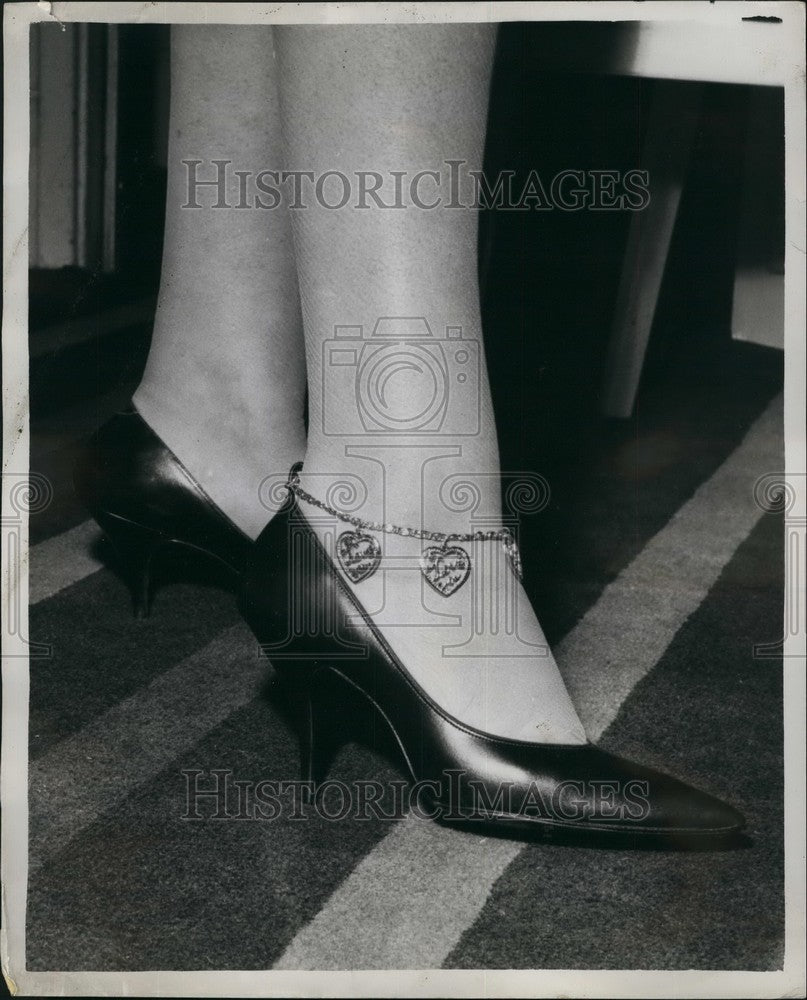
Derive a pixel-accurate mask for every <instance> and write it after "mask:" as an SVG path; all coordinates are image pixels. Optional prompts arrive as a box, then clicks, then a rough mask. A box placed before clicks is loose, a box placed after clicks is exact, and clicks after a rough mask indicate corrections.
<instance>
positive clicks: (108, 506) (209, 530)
mask: <svg viewBox="0 0 807 1000" xmlns="http://www.w3.org/2000/svg"><path fill="white" fill-rule="evenodd" d="M73 483H74V486H75V490H76V494H77V495H78V497H79V499H80V500H81V501H82V503H83V504H84V506H85V507H86V508H87V510H88V511H89V512H90V513H91V514H92V516H93V517H94V518H95V520H96V521H97V522H98V523H99V524H100V525H101V527H102V528H103V530H104V532H105V533H106V534H107V535H108V537H109V539H110V541H111V543H112V546H113V548H114V549H115V552H116V553H117V555H118V557H119V559H120V563H121V569H122V571H123V572H124V574H125V575H126V578H127V580H128V582H129V585H130V587H131V590H132V598H133V602H134V610H135V615H136V617H138V618H146V617H147V616H148V614H149V606H150V583H151V567H152V560H153V558H154V555H155V553H156V552H157V550H158V549H166V548H170V549H176V548H177V547H184V548H186V549H191V550H193V551H195V552H201V553H203V554H204V555H206V556H209V557H212V558H213V559H214V560H216V561H217V562H218V563H219V564H220V565H221V566H223V567H225V568H226V570H227V571H228V572H229V574H230V576H231V577H232V576H233V575H235V576H236V577H238V576H240V573H241V569H242V567H243V564H244V562H245V560H246V557H247V553H248V552H249V550H250V549H251V547H252V545H253V543H252V541H251V539H250V538H248V537H247V535H245V534H244V533H243V532H242V531H241V530H240V529H239V528H238V527H237V526H236V525H235V524H233V522H232V521H231V520H230V519H229V518H228V517H227V516H226V514H224V512H223V511H221V510H220V509H219V508H218V507H217V506H216V505H215V504H214V503H213V501H212V500H211V499H210V497H209V496H208V495H207V494H206V493H205V491H204V490H203V489H202V487H201V486H200V485H199V484H198V483H197V482H196V480H195V479H194V478H193V477H192V476H191V474H190V473H189V472H188V470H187V469H186V468H185V466H184V465H183V464H182V463H181V462H180V461H179V459H178V458H177V457H176V455H174V453H173V452H172V451H170V449H168V448H167V447H166V446H165V444H163V442H162V441H161V440H160V439H159V438H158V437H157V435H156V434H155V433H154V431H152V429H151V428H150V427H149V426H148V424H147V423H146V422H145V421H144V420H143V418H142V417H141V416H140V414H139V413H138V412H137V411H136V410H134V409H131V410H127V411H126V412H124V413H118V414H116V415H115V416H114V417H112V419H111V420H109V421H108V422H107V423H106V424H104V426H103V427H102V428H101V429H100V430H98V431H96V433H95V434H94V435H93V436H92V437H91V438H90V440H89V441H86V442H84V444H83V445H82V446H81V447H80V448H79V450H78V455H77V458H76V463H75V466H74V469H73Z"/></svg>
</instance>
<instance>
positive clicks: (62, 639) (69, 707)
mask: <svg viewBox="0 0 807 1000" xmlns="http://www.w3.org/2000/svg"><path fill="white" fill-rule="evenodd" d="M240 620H241V619H240V617H239V615H238V612H237V610H236V607H235V599H234V597H233V596H232V595H231V594H229V593H227V592H226V591H224V590H222V589H220V588H219V587H215V586H212V585H209V586H203V585H200V584H192V583H180V582H167V583H166V584H165V585H164V586H163V587H162V588H161V589H159V590H158V591H157V593H156V595H155V599H154V605H153V609H152V613H151V617H150V618H148V619H146V620H144V621H138V620H136V619H135V618H134V617H133V615H132V608H131V601H130V598H129V593H128V590H127V588H126V586H125V585H124V583H123V582H122V581H121V580H120V578H119V577H118V576H116V575H115V574H114V573H112V572H110V571H108V570H102V571H100V572H98V573H94V574H93V575H92V576H89V577H87V578H86V579H84V580H81V581H80V582H79V583H76V584H74V585H73V586H71V587H68V588H66V589H65V590H63V591H61V592H60V593H58V594H57V595H55V596H54V597H53V598H51V599H50V600H47V601H43V602H42V603H41V604H38V605H36V606H34V607H32V608H31V609H30V637H31V639H32V640H33V641H36V642H43V643H49V644H50V645H51V647H52V656H51V657H50V658H48V659H37V660H32V661H31V695H30V716H29V745H30V755H31V758H32V759H34V758H36V757H38V756H39V755H40V754H42V753H44V752H46V751H47V750H48V749H50V748H51V747H52V746H53V745H54V744H55V743H56V742H57V741H58V740H60V739H62V738H64V737H65V736H68V735H69V734H71V733H74V732H76V731H77V730H79V729H80V728H81V727H82V726H85V725H87V724H88V723H89V722H91V721H92V720H93V719H95V718H97V717H98V716H99V715H101V714H102V713H103V712H105V711H106V710H107V709H109V708H110V707H111V706H112V705H115V704H116V703H117V702H119V701H120V700H121V699H123V698H126V697H127V696H128V695H130V694H131V693H132V692H133V691H135V690H137V689H138V688H140V687H142V686H144V685H145V684H147V683H148V682H149V681H150V680H152V679H153V678H154V677H155V676H157V675H158V674H160V673H161V672H163V671H165V670H168V669H169V668H170V667H171V666H173V665H174V664H175V663H178V662H179V661H180V660H182V659H184V658H185V657H187V656H190V655H191V654H192V653H193V652H194V651H196V650H198V649H201V648H202V647H203V646H205V645H206V644H207V643H208V642H210V640H211V639H213V638H214V637H215V636H216V635H218V634H219V633H220V632H222V631H224V630H225V629H226V628H229V627H230V626H232V625H234V624H236V623H237V622H239V621H240ZM133 766H134V762H133Z"/></svg>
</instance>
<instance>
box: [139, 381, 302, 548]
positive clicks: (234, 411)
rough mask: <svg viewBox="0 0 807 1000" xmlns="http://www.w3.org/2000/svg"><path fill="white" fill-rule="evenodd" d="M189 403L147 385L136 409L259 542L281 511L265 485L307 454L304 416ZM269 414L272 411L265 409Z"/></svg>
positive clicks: (213, 401)
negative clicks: (251, 413)
mask: <svg viewBox="0 0 807 1000" xmlns="http://www.w3.org/2000/svg"><path fill="white" fill-rule="evenodd" d="M199 398H200V397H196V398H195V399H194V400H193V401H191V400H190V399H186V400H184V402H183V397H182V394H178V393H176V392H175V393H173V394H172V395H169V394H168V393H167V392H165V391H160V392H155V391H154V388H153V386H152V385H150V384H141V386H140V387H139V388H138V390H137V391H136V392H135V393H134V395H133V397H132V401H133V403H134V406H135V407H136V409H137V410H138V412H139V413H140V415H141V416H142V418H143V419H144V420H145V421H146V423H147V424H148V425H149V426H150V427H151V429H152V430H153V431H154V433H155V434H157V436H158V437H159V438H160V439H161V440H162V441H163V443H164V444H165V445H166V447H168V448H169V449H170V450H171V451H172V452H173V453H174V455H175V456H176V457H177V459H178V460H179V461H180V462H181V463H182V464H183V465H184V466H185V468H186V469H187V470H188V472H189V473H190V475H191V476H192V477H193V478H194V479H195V480H196V482H197V483H198V484H199V485H200V486H201V487H202V489H204V490H205V492H206V493H207V494H208V496H209V497H210V499H211V500H212V501H213V502H214V503H215V504H216V505H217V506H218V507H219V508H220V509H221V510H222V512H223V513H224V514H225V515H226V516H227V517H229V518H230V520H231V521H233V523H234V524H235V525H236V526H237V527H238V528H240V529H241V531H243V532H244V533H245V534H246V535H247V536H248V537H250V538H257V536H258V535H259V534H260V532H261V530H262V529H263V528H264V527H265V525H266V524H267V523H268V522H269V521H270V520H271V518H272V516H273V515H274V513H275V512H276V508H274V507H271V506H270V505H269V502H268V500H267V497H270V496H271V494H270V492H268V491H267V490H266V489H264V488H263V486H264V483H265V481H267V480H276V479H278V478H279V477H285V476H287V475H288V471H289V469H290V468H291V467H292V465H294V464H295V463H296V462H298V461H300V460H301V458H302V456H303V454H304V452H305V430H304V426H303V419H302V414H295V413H294V412H287V413H280V414H272V413H271V412H269V413H268V415H267V413H266V412H264V413H261V414H258V415H256V416H255V419H250V418H247V417H246V416H245V413H244V407H243V406H238V405H235V404H233V403H224V401H223V399H222V397H221V394H216V395H214V396H213V397H210V398H207V399H205V404H204V405H201V406H200V405H199ZM265 409H266V408H265Z"/></svg>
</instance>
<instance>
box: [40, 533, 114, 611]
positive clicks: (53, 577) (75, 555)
mask: <svg viewBox="0 0 807 1000" xmlns="http://www.w3.org/2000/svg"><path fill="white" fill-rule="evenodd" d="M100 538H101V529H100V528H99V527H98V525H97V524H96V523H95V521H84V522H83V523H82V524H79V525H77V526H76V527H75V528H71V529H70V530H69V531H64V532H62V533H61V534H60V535H54V536H53V538H46V539H45V541H44V542H39V544H38V545H33V546H31V570H30V573H29V583H28V587H29V589H28V603H29V604H38V603H39V602H40V601H44V600H47V598H49V597H53V595H54V594H58V593H59V591H60V590H64V588H65V587H69V586H70V585H71V584H74V583H78V581H79V580H83V579H84V578H85V577H87V576H90V574H92V573H95V572H96V571H97V570H99V569H103V566H104V564H103V563H102V562H101V561H100V560H99V559H96V558H95V556H94V555H93V554H92V553H93V549H94V547H95V544H96V542H98V540H99V539H100Z"/></svg>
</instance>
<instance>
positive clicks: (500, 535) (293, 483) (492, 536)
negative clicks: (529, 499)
mask: <svg viewBox="0 0 807 1000" xmlns="http://www.w3.org/2000/svg"><path fill="white" fill-rule="evenodd" d="M288 487H289V489H290V490H291V491H292V492H293V493H294V494H295V495H296V496H298V497H299V498H300V499H301V500H304V501H305V502H306V503H308V504H311V505H312V506H313V507H319V509H320V510H324V511H325V513H326V514H330V515H331V517H336V518H338V519H339V520H340V521H345V522H346V523H347V524H352V525H353V527H354V528H363V529H364V530H365V531H383V532H384V533H386V534H388V535H401V536H403V537H404V538H420V539H422V540H424V541H430V542H443V543H448V542H450V541H454V542H504V545H505V548H507V549H508V550H509V549H510V548H511V547H513V548H515V544H516V543H515V540H514V538H513V534H512V532H511V531H510V529H509V528H500V529H499V530H498V531H466V532H460V533H457V532H450V533H447V532H445V531H426V530H425V529H423V528H402V527H400V526H399V525H397V524H382V523H381V522H380V521H365V520H364V518H361V517H354V516H353V515H352V514H346V513H345V512H344V511H343V510H337V509H336V507H331V506H330V504H327V503H325V502H324V501H322V500H318V499H317V498H316V497H313V496H311V494H310V493H306V491H305V490H304V489H303V488H302V486H300V477H299V474H298V473H296V472H295V473H293V474H292V475H291V477H290V478H289V482H288Z"/></svg>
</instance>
